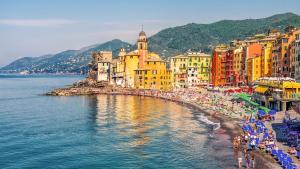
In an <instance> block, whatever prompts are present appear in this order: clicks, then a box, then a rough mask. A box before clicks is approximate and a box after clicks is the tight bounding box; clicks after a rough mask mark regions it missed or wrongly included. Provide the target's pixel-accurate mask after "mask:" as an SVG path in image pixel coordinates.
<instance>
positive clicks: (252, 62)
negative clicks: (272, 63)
mask: <svg viewBox="0 0 300 169" xmlns="http://www.w3.org/2000/svg"><path fill="white" fill-rule="evenodd" d="M247 75H248V82H254V81H256V80H257V79H259V78H260V77H261V56H254V57H252V58H249V59H248V60H247Z"/></svg>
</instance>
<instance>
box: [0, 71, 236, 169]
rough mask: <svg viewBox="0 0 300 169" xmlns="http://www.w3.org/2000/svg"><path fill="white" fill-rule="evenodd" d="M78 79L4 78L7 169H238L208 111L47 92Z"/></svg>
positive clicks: (1, 136)
mask: <svg viewBox="0 0 300 169" xmlns="http://www.w3.org/2000/svg"><path fill="white" fill-rule="evenodd" d="M82 78H83V77H79V76H78V77H76V76H69V77H68V76H56V77H55V76H3V75H0V168H203V169H206V168H230V169H231V168H236V167H237V166H236V160H235V157H234V153H233V150H232V148H231V143H230V139H229V136H227V135H225V134H223V132H222V129H219V130H218V131H215V132H214V133H211V132H212V131H211V126H209V125H208V124H205V123H204V122H202V121H201V120H199V118H200V115H201V112H195V111H193V110H191V109H190V108H187V107H184V106H182V105H178V104H176V103H173V102H168V101H164V100H160V99H154V98H149V97H135V96H106V95H99V96H72V97H52V96H43V95H41V94H43V93H45V92H47V91H50V90H51V89H54V88H57V87H62V86H65V85H68V84H72V83H73V82H75V81H77V80H79V79H82Z"/></svg>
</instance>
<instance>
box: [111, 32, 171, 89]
mask: <svg viewBox="0 0 300 169" xmlns="http://www.w3.org/2000/svg"><path fill="white" fill-rule="evenodd" d="M112 78H113V80H114V83H115V84H117V85H120V86H123V87H129V88H137V89H158V90H171V89H172V81H173V75H172V71H171V70H169V69H168V68H167V62H166V61H164V60H162V59H161V58H160V56H159V55H157V54H156V53H153V52H149V51H148V39H147V36H146V33H145V32H144V31H143V30H142V31H141V32H140V33H139V37H138V40H137V49H136V50H134V51H131V52H128V53H126V51H125V50H124V49H121V50H120V53H119V56H118V58H117V59H115V60H114V61H113V76H112Z"/></svg>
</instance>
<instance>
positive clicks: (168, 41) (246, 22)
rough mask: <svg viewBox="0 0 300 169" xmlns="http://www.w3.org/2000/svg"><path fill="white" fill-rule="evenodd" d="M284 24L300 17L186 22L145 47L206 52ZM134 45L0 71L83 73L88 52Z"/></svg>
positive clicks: (169, 52)
mask: <svg viewBox="0 0 300 169" xmlns="http://www.w3.org/2000/svg"><path fill="white" fill-rule="evenodd" d="M288 25H294V26H296V27H300V16H299V15H297V14H294V13H291V12H289V13H283V14H276V15H272V16H270V17H265V18H260V19H243V20H220V21H217V22H213V23H208V24H198V23H189V24H185V25H181V26H176V27H170V28H166V29H162V30H161V31H159V32H158V33H156V34H154V35H152V36H151V37H149V38H148V40H149V50H150V51H154V52H156V53H158V54H159V55H160V56H162V57H163V58H165V59H166V58H168V57H170V56H173V55H176V54H180V53H183V52H186V51H188V50H190V49H192V50H198V51H199V50H201V51H203V52H210V51H211V49H212V48H213V46H215V45H217V44H220V43H228V42H230V41H232V40H234V39H245V38H246V37H249V36H253V35H254V34H257V33H266V32H267V31H268V30H269V29H271V28H272V29H278V30H280V31H283V30H284V28H285V27H286V26H288ZM135 46H136V44H130V43H128V42H124V41H121V40H119V39H113V40H111V41H108V42H105V43H101V44H95V45H90V46H87V47H83V48H81V49H79V50H66V51H62V52H60V53H57V54H53V55H49V57H46V58H44V59H43V58H40V57H37V58H39V59H35V58H34V57H31V59H28V58H27V59H24V58H21V59H18V60H16V61H14V62H12V63H10V64H9V65H7V66H4V67H2V68H1V69H0V71H2V72H3V71H7V72H10V71H11V72H20V71H23V70H28V71H31V72H33V73H36V72H46V73H55V72H62V73H67V72H75V73H81V72H83V73H86V72H87V66H86V65H87V63H88V62H89V61H90V59H91V53H92V52H95V51H99V50H112V52H113V56H116V55H117V53H118V51H119V49H120V48H121V47H124V48H126V49H127V50H133V49H135ZM43 56H45V55H43ZM22 62H23V63H22Z"/></svg>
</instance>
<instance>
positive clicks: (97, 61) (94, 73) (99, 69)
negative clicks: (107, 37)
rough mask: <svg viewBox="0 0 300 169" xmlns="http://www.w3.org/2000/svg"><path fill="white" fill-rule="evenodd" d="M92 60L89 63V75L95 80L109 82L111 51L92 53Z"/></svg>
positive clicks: (111, 71)
mask: <svg viewBox="0 0 300 169" xmlns="http://www.w3.org/2000/svg"><path fill="white" fill-rule="evenodd" d="M92 58H93V60H92V62H91V63H90V64H89V66H90V68H91V69H90V71H89V77H91V78H92V79H94V80H96V81H97V82H105V83H111V80H112V73H113V64H112V52H111V51H100V52H94V53H93V54H92Z"/></svg>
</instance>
